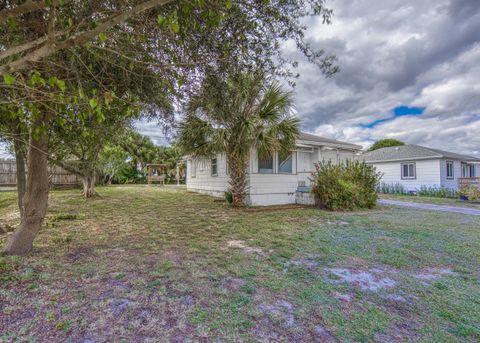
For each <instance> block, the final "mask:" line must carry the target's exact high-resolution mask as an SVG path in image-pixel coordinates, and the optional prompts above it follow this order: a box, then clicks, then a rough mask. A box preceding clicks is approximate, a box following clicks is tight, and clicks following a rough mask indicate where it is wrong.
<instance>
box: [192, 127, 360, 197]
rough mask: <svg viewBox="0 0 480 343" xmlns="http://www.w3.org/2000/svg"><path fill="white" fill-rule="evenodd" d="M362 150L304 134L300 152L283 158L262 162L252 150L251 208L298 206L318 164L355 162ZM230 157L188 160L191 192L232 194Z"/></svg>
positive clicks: (299, 143) (299, 144)
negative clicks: (297, 197) (302, 189)
mask: <svg viewBox="0 0 480 343" xmlns="http://www.w3.org/2000/svg"><path fill="white" fill-rule="evenodd" d="M361 148H362V147H361V146H359V145H355V144H350V143H345V142H340V141H337V140H334V139H328V138H323V137H319V136H315V135H311V134H308V133H301V134H300V136H299V138H298V139H297V143H296V148H295V150H294V151H292V152H291V153H290V154H288V155H286V156H281V155H280V154H279V153H278V152H275V153H273V154H272V156H270V157H269V158H266V159H260V160H259V159H258V156H257V153H256V151H255V149H252V150H251V153H250V159H249V166H248V171H247V173H248V197H247V201H248V203H249V204H250V205H278V204H293V203H295V195H296V191H297V189H298V187H304V186H309V185H310V180H309V177H310V175H311V173H312V172H313V171H314V169H315V166H314V164H315V163H317V162H319V161H322V160H331V161H332V162H334V163H338V162H339V161H343V160H346V159H354V158H355V157H356V156H357V155H358V154H359V152H360V150H361ZM228 178H229V176H228V165H227V161H226V156H225V155H224V154H218V155H217V156H216V157H215V158H213V159H193V158H189V157H187V189H188V190H190V191H194V192H199V193H204V194H210V195H213V196H218V197H223V196H224V192H225V191H227V190H228Z"/></svg>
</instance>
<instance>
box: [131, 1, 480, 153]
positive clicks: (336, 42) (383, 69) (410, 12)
mask: <svg viewBox="0 0 480 343" xmlns="http://www.w3.org/2000/svg"><path fill="white" fill-rule="evenodd" d="M327 1H328V3H327V4H328V6H329V7H331V8H333V10H334V18H333V22H332V24H331V25H324V24H322V22H321V20H320V19H319V18H312V19H310V20H308V21H306V25H307V26H308V28H309V29H308V32H307V39H308V41H309V42H310V43H311V45H312V46H314V47H317V48H321V49H324V50H326V51H327V52H328V53H332V54H335V55H336V56H337V57H338V63H339V65H340V68H341V71H340V72H339V73H338V74H336V75H335V76H334V77H332V78H330V79H325V78H324V77H323V76H322V75H321V73H320V72H319V71H318V69H317V68H316V67H315V66H313V65H310V64H308V63H307V62H303V63H300V66H299V68H298V69H299V72H300V75H301V76H300V78H299V79H298V80H297V86H296V89H295V92H296V107H297V111H298V115H299V116H300V117H301V118H302V120H303V128H302V129H303V130H304V131H308V132H311V133H316V134H319V135H323V136H326V137H331V138H337V139H340V140H346V141H348V142H352V143H358V144H361V145H363V146H364V147H365V148H367V147H368V146H369V145H371V144H372V143H373V142H374V141H375V140H377V139H381V138H396V139H400V140H402V141H405V142H407V143H411V144H420V145H425V146H430V147H434V148H438V149H444V150H450V151H455V152H459V153H465V154H470V155H476V156H480V0H382V1H377V0H327ZM284 50H285V54H286V55H288V56H290V57H294V58H295V57H296V58H298V59H299V60H300V61H302V59H301V57H300V56H299V55H298V53H297V52H296V50H295V48H294V45H293V44H287V45H286V46H285V49H284ZM138 128H139V129H140V131H142V132H143V133H145V134H148V135H150V136H151V137H152V138H154V140H155V141H156V142H158V143H162V142H163V139H162V133H161V132H160V131H159V130H158V128H157V127H156V126H155V123H142V124H140V125H139V126H138Z"/></svg>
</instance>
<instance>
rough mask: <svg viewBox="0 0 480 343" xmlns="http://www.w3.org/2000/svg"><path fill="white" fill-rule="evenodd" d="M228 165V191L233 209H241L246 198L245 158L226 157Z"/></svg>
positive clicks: (246, 163) (246, 161)
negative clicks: (231, 198)
mask: <svg viewBox="0 0 480 343" xmlns="http://www.w3.org/2000/svg"><path fill="white" fill-rule="evenodd" d="M228 164H229V166H230V180H229V184H230V191H231V192H232V196H233V202H232V205H233V206H235V207H243V206H245V205H246V202H245V200H246V198H247V185H248V179H247V166H248V160H247V156H234V155H232V156H228Z"/></svg>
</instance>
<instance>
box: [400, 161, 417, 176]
mask: <svg viewBox="0 0 480 343" xmlns="http://www.w3.org/2000/svg"><path fill="white" fill-rule="evenodd" d="M401 166H402V179H415V178H416V177H417V173H416V170H415V169H416V166H415V163H414V162H408V163H402V164H401Z"/></svg>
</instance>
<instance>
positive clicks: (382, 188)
mask: <svg viewBox="0 0 480 343" xmlns="http://www.w3.org/2000/svg"><path fill="white" fill-rule="evenodd" d="M377 193H383V194H402V195H404V194H408V192H407V190H406V189H405V187H404V186H403V185H402V184H401V183H398V182H397V183H385V182H382V183H380V184H379V185H378V186H377Z"/></svg>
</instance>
